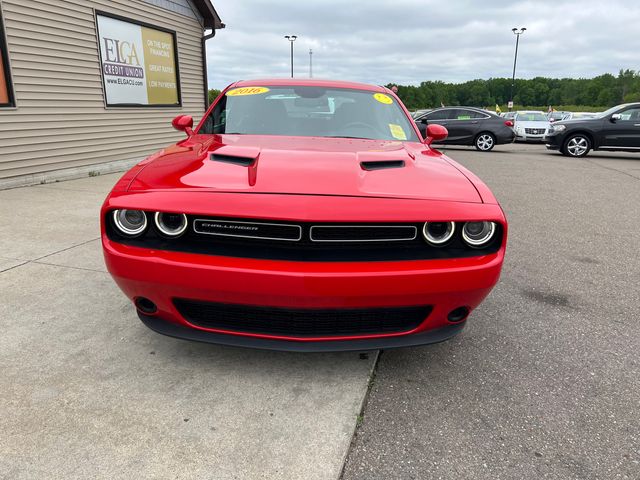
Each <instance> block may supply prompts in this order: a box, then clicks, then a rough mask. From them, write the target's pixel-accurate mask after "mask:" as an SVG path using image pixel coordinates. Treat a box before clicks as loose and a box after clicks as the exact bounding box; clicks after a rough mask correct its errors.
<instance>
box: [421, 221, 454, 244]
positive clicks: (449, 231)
mask: <svg viewBox="0 0 640 480" xmlns="http://www.w3.org/2000/svg"><path fill="white" fill-rule="evenodd" d="M455 230H456V224H455V223H453V222H427V223H425V224H424V227H422V235H423V236H424V238H425V240H426V241H427V242H429V243H430V244H431V245H443V244H445V243H447V242H448V241H449V240H451V237H453V233H454V232H455Z"/></svg>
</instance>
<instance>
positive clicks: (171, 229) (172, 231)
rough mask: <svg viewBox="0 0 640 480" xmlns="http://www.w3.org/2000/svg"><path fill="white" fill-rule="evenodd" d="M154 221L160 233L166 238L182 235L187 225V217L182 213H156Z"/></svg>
mask: <svg viewBox="0 0 640 480" xmlns="http://www.w3.org/2000/svg"><path fill="white" fill-rule="evenodd" d="M155 221H156V227H157V228H158V230H160V233H162V234H163V235H166V236H167V237H177V236H179V235H182V234H183V233H184V231H185V230H186V229H187V224H188V221H187V216H186V215H185V214H184V213H163V212H156V215H155Z"/></svg>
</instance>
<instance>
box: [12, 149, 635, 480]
mask: <svg viewBox="0 0 640 480" xmlns="http://www.w3.org/2000/svg"><path fill="white" fill-rule="evenodd" d="M446 152H447V153H448V154H449V155H450V156H451V157H452V158H454V159H456V160H458V161H460V162H461V163H462V164H464V165H465V166H467V167H468V168H470V169H471V170H472V171H473V172H475V173H476V174H478V175H479V176H480V177H481V178H482V179H483V180H484V181H485V182H486V183H487V184H488V185H489V186H490V187H491V189H492V190H493V192H494V193H495V195H496V196H497V197H498V199H499V200H500V201H501V203H502V206H503V208H504V210H505V212H506V214H507V216H508V219H509V222H510V238H509V246H508V253H507V260H506V263H505V266H504V271H503V276H502V280H501V282H500V283H499V284H498V286H497V287H496V289H495V290H494V291H493V292H492V294H491V295H490V296H489V298H488V299H487V300H486V301H485V303H483V304H482V305H481V307H480V308H479V309H478V310H476V311H475V313H474V314H473V315H472V317H471V319H470V320H469V322H468V326H467V328H466V330H465V331H464V332H463V333H462V334H461V335H460V336H459V337H457V338H455V339H453V340H452V341H449V342H447V343H443V344H438V345H432V346H428V347H422V348H411V349H404V350H389V351H384V352H382V353H381V354H380V355H379V357H378V353H377V352H371V353H369V355H368V356H366V355H359V354H358V353H343V354H313V355H308V354H307V355H305V354H291V353H278V352H263V351H253V350H243V349H234V348H226V347H219V346H215V345H205V344H196V343H188V342H183V341H179V340H175V339H171V338H166V337H162V336H160V335H157V334H155V333H153V332H152V331H150V330H148V329H146V328H145V327H144V326H143V325H142V324H141V323H140V322H139V320H138V319H137V317H136V315H135V313H134V311H133V308H132V307H131V305H130V304H129V302H128V301H127V300H126V299H125V297H124V295H122V294H121V293H120V291H119V290H118V289H117V287H116V286H115V285H114V283H113V282H112V280H111V278H110V277H109V275H108V274H107V273H106V270H105V268H104V264H103V262H102V257H101V250H100V242H99V239H98V238H99V228H98V211H99V207H100V204H101V202H102V200H103V199H104V197H105V195H106V193H107V192H108V190H109V189H110V187H111V186H112V185H113V183H115V181H116V180H117V178H118V177H119V175H105V176H98V177H90V178H84V179H81V180H74V181H68V182H60V183H54V184H47V185H39V186H35V187H27V188H19V189H13V190H5V191H0V214H1V216H2V218H3V220H4V225H3V228H2V232H1V233H0V291H1V292H2V301H1V302H0V322H1V327H2V329H3V335H2V336H1V337H0V346H1V348H0V368H1V369H2V375H1V377H0V403H1V404H2V405H3V415H2V416H1V417H0V432H2V434H0V478H2V479H7V480H8V479H11V480H14V479H33V478H38V479H48V478H51V479H53V478H56V479H57V478H65V479H74V478H77V479H84V478H109V479H112V478H122V479H125V478H126V479H129V478H159V479H160V478H162V479H164V478H180V479H182V478H184V479H192V478H203V479H204V478H207V479H209V478H210V479H254V478H282V479H297V478H300V479H335V478H339V477H340V475H342V478H344V479H391V478H398V479H410V478H415V479H431V478H433V479H453V478H455V479H462V478H464V479H513V478H545V479H614V478H615V479H617V478H621V479H624V478H627V479H637V478H640V418H639V416H638V409H639V408H640V382H638V378H639V373H640V360H639V357H638V351H640V325H639V322H638V310H639V309H640V293H639V292H638V279H639V278H640V260H639V259H638V252H639V251H640V228H639V226H638V220H639V219H640V155H631V154H615V153H611V154H609V153H607V154H600V153H598V152H596V153H592V154H590V155H589V156H588V157H586V158H585V159H569V158H565V157H563V156H561V155H559V154H557V153H550V152H547V151H546V150H545V149H544V147H542V146H540V145H520V144H515V145H508V146H501V147H496V149H495V150H494V151H493V152H491V153H479V152H476V151H474V150H471V149H468V148H463V147H460V148H457V147H452V148H447V149H446ZM372 371H375V375H374V376H373V378H372V380H371V382H370V376H371V373H372ZM369 388H370V389H371V390H370V392H369V393H368V394H367V391H368V389H369ZM365 401H366V404H365V406H364V409H362V407H363V402H365ZM354 431H355V436H354ZM345 457H346V459H347V460H346V463H345ZM343 466H344V470H343ZM341 472H342V473H341Z"/></svg>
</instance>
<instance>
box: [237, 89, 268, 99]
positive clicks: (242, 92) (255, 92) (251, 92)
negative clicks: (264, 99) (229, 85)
mask: <svg viewBox="0 0 640 480" xmlns="http://www.w3.org/2000/svg"><path fill="white" fill-rule="evenodd" d="M268 91H269V89H268V88H267V87H242V88H234V89H233V90H229V91H228V92H227V96H228V97H239V96H241V95H260V94H261V93H267V92H268Z"/></svg>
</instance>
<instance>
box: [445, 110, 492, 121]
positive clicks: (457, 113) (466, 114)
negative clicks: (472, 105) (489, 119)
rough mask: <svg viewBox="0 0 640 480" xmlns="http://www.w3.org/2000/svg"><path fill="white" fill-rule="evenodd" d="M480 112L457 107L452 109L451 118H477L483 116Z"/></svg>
mask: <svg viewBox="0 0 640 480" xmlns="http://www.w3.org/2000/svg"><path fill="white" fill-rule="evenodd" d="M484 117H485V116H484V115H482V114H481V113H480V112H476V111H474V110H467V109H465V108H457V109H455V110H454V114H453V118H454V120H473V119H477V118H484Z"/></svg>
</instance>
